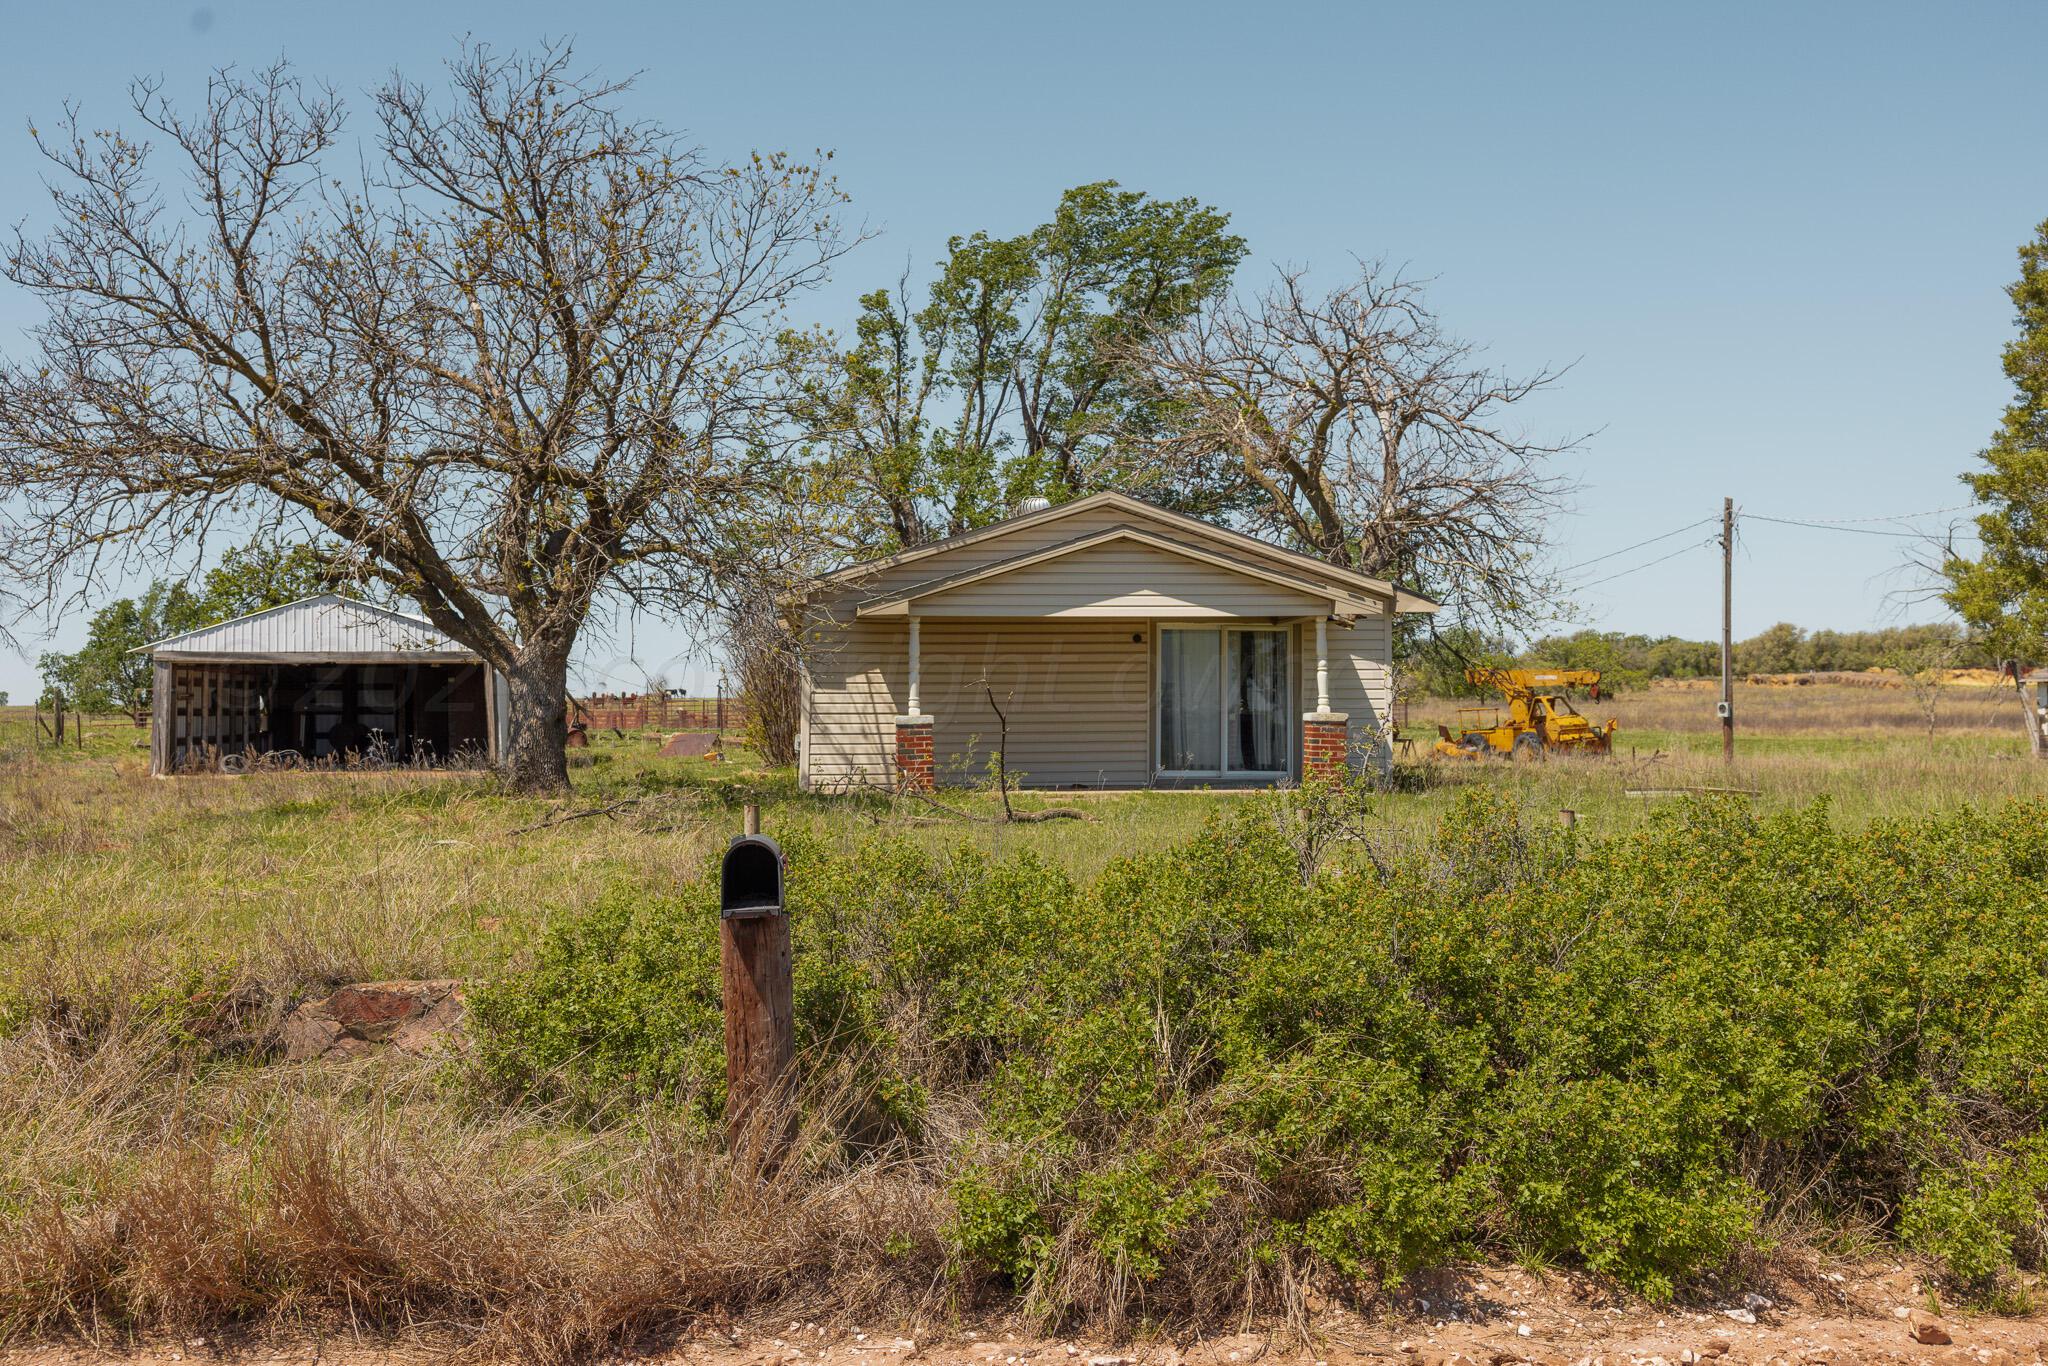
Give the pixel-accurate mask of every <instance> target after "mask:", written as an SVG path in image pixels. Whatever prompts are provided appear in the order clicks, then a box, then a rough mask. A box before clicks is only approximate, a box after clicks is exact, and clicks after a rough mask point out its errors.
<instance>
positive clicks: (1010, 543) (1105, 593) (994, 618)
mask: <svg viewBox="0 0 2048 1366" xmlns="http://www.w3.org/2000/svg"><path fill="white" fill-rule="evenodd" d="M1034 502H1035V505H1032V504H1027V505H1026V506H1025V507H1024V508H1023V509H1021V510H1020V512H1019V515H1016V516H1013V517H1010V518H1009V519H1007V520H1005V521H1001V522H997V523H995V524H993V525H991V526H986V527H982V528H980V529H978V530H975V531H971V532H968V533H966V534H964V535H960V536H955V537H953V538H951V539H949V540H944V541H939V542H936V543H934V544H931V545H924V546H919V547H917V548H915V549H912V550H907V551H904V552H902V553H900V554H896V555H891V556H888V557H886V558H881V559H875V560H868V561H864V562H862V563H858V564H854V565H850V566H848V567H847V568H845V569H842V570H840V571H838V572H837V573H835V574H832V575H830V576H828V577H827V578H826V579H825V581H824V583H823V585H822V587H821V588H820V589H819V590H818V591H817V592H815V593H814V594H813V595H812V597H811V598H810V600H809V601H808V602H807V603H806V604H804V608H803V614H802V617H803V619H802V633H803V645H804V649H803V654H804V657H805V669H806V677H805V680H804V687H803V711H802V718H801V723H800V731H799V741H798V753H799V760H798V764H799V772H798V777H799V780H800V782H801V783H802V784H803V786H805V787H806V788H815V789H831V788H852V787H875V786H895V785H899V784H900V785H907V786H916V787H926V786H931V785H934V784H936V783H944V782H973V781H977V780H979V779H981V778H982V777H983V776H984V775H986V774H987V773H988V772H989V771H990V769H991V768H992V766H993V763H994V760H995V756H996V754H997V751H998V749H1000V750H1001V751H1002V759H1003V766H1004V768H1005V770H1006V772H1007V773H1008V774H1009V776H1011V777H1012V778H1015V779H1018V780H1019V781H1021V783H1022V784H1023V785H1025V786H1029V787H1066V788H1081V787H1090V788H1145V787H1193V786H1211V787H1224V786H1271V785H1274V784H1279V783H1284V782H1289V781H1294V780H1298V779H1299V778H1301V776H1302V775H1303V774H1305V773H1308V772H1312V771H1316V770H1330V769H1333V768H1335V767H1337V766H1339V765H1344V764H1350V765H1358V764H1362V763H1366V762H1384V761H1385V759H1386V756H1387V742H1388V739H1389V738H1390V730H1391V727H1390V725H1389V717H1390V712H1391V706H1392V702H1393V682H1392V664H1393V634H1394V633H1393V626H1394V619H1395V617H1396V616H1397V615H1399V614H1401V613H1406V612H1421V613H1426V612H1434V611H1435V610H1436V609H1437V604H1435V603H1433V602H1430V601H1428V600H1427V599H1424V598H1421V597H1418V596H1417V595H1415V594H1413V593H1410V592H1407V591H1406V590H1404V589H1401V588H1398V587H1396V586H1395V585H1394V584H1392V583H1389V582H1387V581H1385V580H1383V579H1376V578H1373V577H1371V576H1369V575H1364V574H1357V573H1353V572H1351V571H1350V570H1346V569H1341V568H1338V567H1336V566H1334V565H1330V564H1327V563H1325V562H1323V561H1321V560H1317V559H1314V558H1312V557H1310V556H1306V555H1301V554H1297V553H1295V552H1294V551H1291V550H1286V549H1283V548H1282V547H1279V546H1276V545H1272V544H1270V543H1268V542H1266V541H1263V540H1260V539H1257V538H1255V537H1251V536H1246V535H1242V534H1240V533H1237V532H1234V531H1229V530H1225V529H1224V528H1222V527H1218V526H1214V525H1212V524H1210V523H1208V522H1204V521H1201V520H1199V519H1197V518H1193V517H1187V516H1183V515H1181V514H1179V513H1175V512H1169V511H1167V510H1165V509H1163V508H1159V507H1155V506H1153V505H1151V504H1149V503H1146V502H1143V501H1141V500H1139V499H1136V498H1132V497H1130V496H1128V495H1126V494H1121V493H1113V492H1111V493H1097V494H1093V495H1090V496H1088V497H1084V498H1079V499H1076V500H1074V501H1073V502H1069V503H1063V504H1060V505H1059V506H1056V507H1055V506H1049V505H1046V504H1045V503H1044V502H1043V500H1034Z"/></svg>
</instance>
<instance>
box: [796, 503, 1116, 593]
mask: <svg viewBox="0 0 2048 1366" xmlns="http://www.w3.org/2000/svg"><path fill="white" fill-rule="evenodd" d="M1130 523H1131V515H1130V513H1128V512H1123V511H1119V510H1117V509H1115V508H1093V509H1090V510H1089V511H1087V512H1076V513H1074V514H1072V515H1071V516H1067V517H1056V518H1053V519H1051V520H1050V521H1045V522H1040V523H1038V524H1037V525H1036V526H1028V527H1019V528H1018V529H1017V530H1015V531H1012V532H1009V533H1007V534H1005V535H1001V536H989V537H986V538H984V539H982V540H979V541H976V542H974V543H973V544H971V545H964V546H961V547H959V548H958V549H955V550H946V551H941V552H939V553H938V554H936V555H927V556H925V557H924V558H923V559H920V560H913V561H911V562H910V563H908V564H900V565H884V566H881V567H879V568H877V569H876V570H875V571H874V572H873V573H872V574H865V575H863V576H861V578H860V579H859V580H858V581H857V582H851V583H847V584H844V585H842V586H841V591H840V592H839V593H837V594H835V595H832V596H830V597H827V598H825V599H822V600H821V601H820V604H819V605H820V606H822V607H825V608H827V609H828V610H830V611H831V613H832V614H833V615H834V616H838V617H840V618H842V619H844V618H846V617H850V616H852V615H853V609H854V607H856V606H857V605H859V604H860V603H863V602H866V601H868V600H869V599H870V598H875V597H880V596H884V595H886V594H887V593H889V592H891V591H893V590H896V589H902V588H908V587H910V586H911V585H913V584H919V583H928V582H930V581H931V580H933V579H939V578H945V577H947V576H949V575H953V574H965V573H968V572H969V571H971V570H975V569H980V568H982V567H983V566H985V565H991V564H994V563H995V562H996V561H997V560H1007V559H1010V558H1012V557H1013V556H1017V555H1028V554H1030V553H1031V552H1032V551H1034V550H1043V549H1045V548H1046V547H1047V546H1051V545H1058V544H1059V543H1060V542H1062V541H1070V540H1074V539H1075V538H1077V537H1081V536H1086V535H1088V534H1090V533H1092V532H1097V531H1107V530H1109V529H1110V528H1111V527H1117V526H1128V525H1130Z"/></svg>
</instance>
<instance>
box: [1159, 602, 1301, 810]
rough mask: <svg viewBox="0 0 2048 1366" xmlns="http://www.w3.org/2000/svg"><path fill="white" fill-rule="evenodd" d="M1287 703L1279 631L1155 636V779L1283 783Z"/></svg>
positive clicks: (1181, 630) (1206, 630) (1178, 629)
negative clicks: (1277, 780) (1280, 780)
mask: <svg viewBox="0 0 2048 1366" xmlns="http://www.w3.org/2000/svg"><path fill="white" fill-rule="evenodd" d="M1288 697H1289V693H1288V687H1287V631H1286V628H1284V627H1279V628H1275V627H1242V626H1223V627H1209V626H1195V627H1184V626H1169V627H1164V628H1162V629H1161V630H1160V632H1159V699H1158V700H1159V753H1158V757H1157V762H1158V768H1159V771H1160V772H1161V773H1163V774H1165V775H1167V776H1169V777H1189V778H1200V777H1209V778H1282V777H1285V776H1287V771H1288V755H1289V744H1288V742H1289V737H1290V736H1291V735H1292V734H1293V732H1292V729H1291V728H1290V727H1289V725H1288V717H1289V715H1290V714H1291V708H1290V706H1289V703H1288Z"/></svg>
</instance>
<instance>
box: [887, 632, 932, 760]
mask: <svg viewBox="0 0 2048 1366" xmlns="http://www.w3.org/2000/svg"><path fill="white" fill-rule="evenodd" d="M922 654H923V642H922V640H921V639H920V636H919V631H918V619H917V618H916V617H912V618H911V619H910V695H909V697H908V698H907V699H905V700H906V702H907V706H906V709H905V711H904V714H903V715H901V716H899V717H897V718H896V785H897V786H898V787H899V788H903V789H906V790H912V791H918V792H929V791H931V790H932V785H933V778H932V753H933V751H932V718H931V717H929V716H926V715H925V714H924V709H923V706H922V704H921V702H920V699H919V698H918V682H919V679H918V672H919V669H920V666H921V663H922V661H921V659H920V656H921V655H922Z"/></svg>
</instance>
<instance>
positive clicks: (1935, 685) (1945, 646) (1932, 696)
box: [1885, 640, 1961, 745]
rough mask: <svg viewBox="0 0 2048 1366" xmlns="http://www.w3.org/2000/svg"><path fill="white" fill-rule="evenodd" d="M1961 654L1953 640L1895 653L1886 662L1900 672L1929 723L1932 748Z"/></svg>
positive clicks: (1928, 733) (1928, 741)
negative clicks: (1946, 692)
mask: <svg viewBox="0 0 2048 1366" xmlns="http://www.w3.org/2000/svg"><path fill="white" fill-rule="evenodd" d="M1960 653H1961V651H1960V649H1959V648H1958V646H1957V644H1956V642H1954V641H1952V640H1933V641H1929V642H1927V643H1926V644H1924V645H1916V646H1910V647H1903V648H1901V649H1897V650H1893V651H1892V652H1891V653H1890V654H1889V655H1887V656H1886V658H1885V664H1886V665H1887V666H1888V667H1889V668H1891V669H1894V670H1896V671H1897V673H1898V675H1899V678H1900V679H1901V680H1902V681H1903V682H1904V683H1905V685H1906V688H1907V690H1908V691H1909V692H1911V693H1912V695H1913V705H1914V706H1916V707H1918V708H1919V709H1920V715H1921V717H1922V718H1923V719H1924V720H1925V721H1926V722H1927V743H1929V744H1930V745H1931V744H1933V743H1934V726H1935V718H1936V715H1937V714H1938V713H1939V712H1940V710H1941V696H1942V692H1943V690H1944V689H1946V688H1947V687H1948V685H1949V683H1950V681H1951V680H1950V678H1949V674H1950V673H1951V672H1952V671H1953V670H1954V669H1955V666H1956V659H1957V657H1958V656H1959V655H1960Z"/></svg>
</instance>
